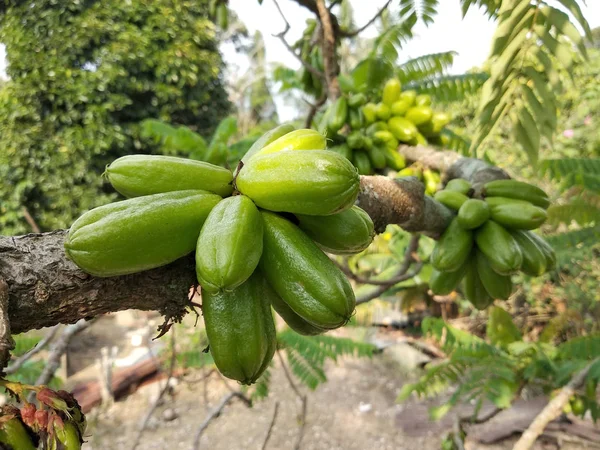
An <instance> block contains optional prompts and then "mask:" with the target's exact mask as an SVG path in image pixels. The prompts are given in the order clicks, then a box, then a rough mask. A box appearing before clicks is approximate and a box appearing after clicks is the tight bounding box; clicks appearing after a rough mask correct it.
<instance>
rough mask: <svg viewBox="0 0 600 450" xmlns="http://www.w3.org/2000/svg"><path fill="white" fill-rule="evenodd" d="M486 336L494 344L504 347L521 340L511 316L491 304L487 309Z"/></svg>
mask: <svg viewBox="0 0 600 450" xmlns="http://www.w3.org/2000/svg"><path fill="white" fill-rule="evenodd" d="M486 334H487V337H488V339H489V340H490V342H491V343H492V344H494V345H498V346H500V347H503V348H506V347H507V346H508V345H509V344H512V343H513V342H516V341H521V340H523V336H522V335H521V332H520V331H519V329H518V328H517V327H516V325H515V324H514V322H513V320H512V317H511V316H510V314H509V313H508V312H506V311H505V310H504V309H502V308H500V307H497V306H493V307H491V308H490V309H489V318H488V324H487V331H486Z"/></svg>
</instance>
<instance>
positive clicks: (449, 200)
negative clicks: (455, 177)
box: [433, 189, 469, 211]
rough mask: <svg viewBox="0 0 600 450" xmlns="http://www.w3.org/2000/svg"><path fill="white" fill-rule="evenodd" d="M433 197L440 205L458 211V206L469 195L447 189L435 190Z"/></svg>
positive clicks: (467, 198)
mask: <svg viewBox="0 0 600 450" xmlns="http://www.w3.org/2000/svg"><path fill="white" fill-rule="evenodd" d="M433 198H434V199H436V200H437V201H438V202H440V203H441V204H442V205H444V206H446V207H448V208H450V209H453V210H454V211H459V210H460V207H461V206H462V205H463V204H464V203H465V202H466V201H467V200H469V197H467V196H466V195H464V194H461V193H460V192H454V191H449V190H447V189H444V190H442V191H439V192H436V193H435V195H434V196H433Z"/></svg>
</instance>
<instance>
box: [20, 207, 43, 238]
mask: <svg viewBox="0 0 600 450" xmlns="http://www.w3.org/2000/svg"><path fill="white" fill-rule="evenodd" d="M21 212H22V213H23V217H24V218H25V221H26V222H27V223H28V224H29V226H30V227H31V230H32V231H33V232H34V233H41V232H42V230H41V229H40V227H39V225H38V224H37V222H36V221H35V219H34V218H33V216H32V215H31V214H30V213H29V210H28V209H27V208H26V207H25V206H23V209H22V210H21Z"/></svg>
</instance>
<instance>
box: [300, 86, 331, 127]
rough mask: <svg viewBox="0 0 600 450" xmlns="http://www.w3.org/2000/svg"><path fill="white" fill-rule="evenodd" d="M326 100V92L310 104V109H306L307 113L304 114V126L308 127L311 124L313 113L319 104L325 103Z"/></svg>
mask: <svg viewBox="0 0 600 450" xmlns="http://www.w3.org/2000/svg"><path fill="white" fill-rule="evenodd" d="M326 101H327V94H324V95H323V96H322V97H321V98H320V99H319V100H317V102H316V103H313V104H311V105H310V109H309V111H308V115H307V116H306V120H305V121H304V126H305V127H306V128H310V127H311V125H312V121H313V119H314V118H315V114H317V111H318V110H319V108H320V107H321V106H323V105H324V104H325V102H326Z"/></svg>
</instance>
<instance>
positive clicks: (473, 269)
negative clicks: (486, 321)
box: [463, 255, 494, 310]
mask: <svg viewBox="0 0 600 450" xmlns="http://www.w3.org/2000/svg"><path fill="white" fill-rule="evenodd" d="M471 256H472V257H471V258H470V260H469V262H468V264H467V269H466V272H465V277H464V283H463V293H464V294H465V298H466V299H467V300H469V302H471V304H472V305H473V306H474V307H475V308H477V309H479V310H484V309H486V308H487V307H488V306H490V305H491V304H492V303H494V299H493V298H492V297H491V296H490V294H488V292H487V291H486V290H485V287H484V286H483V283H482V282H481V279H480V278H479V273H478V270H477V260H476V258H475V255H471Z"/></svg>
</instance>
